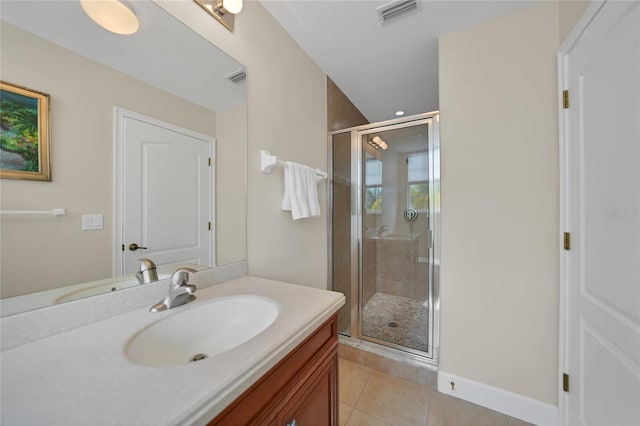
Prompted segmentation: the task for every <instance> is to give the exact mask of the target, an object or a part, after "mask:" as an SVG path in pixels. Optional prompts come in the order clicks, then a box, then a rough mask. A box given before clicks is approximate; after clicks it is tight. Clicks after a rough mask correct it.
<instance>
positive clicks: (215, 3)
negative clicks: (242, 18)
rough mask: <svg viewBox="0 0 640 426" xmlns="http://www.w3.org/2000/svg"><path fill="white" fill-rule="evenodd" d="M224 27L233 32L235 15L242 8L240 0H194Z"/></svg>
mask: <svg viewBox="0 0 640 426" xmlns="http://www.w3.org/2000/svg"><path fill="white" fill-rule="evenodd" d="M194 1H195V2H196V3H198V5H200V7H202V8H203V9H204V10H206V11H207V12H208V13H209V15H211V16H213V17H214V18H216V20H217V21H218V22H220V23H221V24H222V25H224V27H225V28H226V29H228V30H229V31H231V32H233V27H234V26H235V22H234V21H235V15H236V14H238V13H240V11H241V10H242V0H194Z"/></svg>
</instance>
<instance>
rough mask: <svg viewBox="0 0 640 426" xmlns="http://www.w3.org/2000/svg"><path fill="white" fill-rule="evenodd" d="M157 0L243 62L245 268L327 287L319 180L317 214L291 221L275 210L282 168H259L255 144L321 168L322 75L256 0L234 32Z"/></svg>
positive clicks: (184, 5) (185, 6)
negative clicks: (245, 80)
mask: <svg viewBox="0 0 640 426" xmlns="http://www.w3.org/2000/svg"><path fill="white" fill-rule="evenodd" d="M157 3H158V4H159V5H161V6H162V7H163V8H165V9H166V10H168V11H169V12H170V13H171V14H173V15H174V16H176V17H177V18H178V19H180V20H182V21H183V22H185V23H187V24H188V25H189V26H191V27H192V28H194V29H195V30H196V31H197V32H198V33H200V34H202V35H203V36H204V37H206V38H207V39H208V40H210V41H211V42H212V43H214V44H215V45H217V46H218V47H219V48H221V49H222V50H224V51H225V52H227V53H228V54H230V55H231V56H233V57H234V58H235V59H236V60H238V61H240V62H241V63H242V64H244V65H245V66H246V67H247V71H248V91H249V94H248V102H249V109H248V110H249V114H248V120H249V125H248V129H249V133H248V137H249V144H248V191H249V196H248V212H247V219H248V228H247V243H248V261H249V272H250V273H251V274H253V275H258V276H263V277H268V278H274V279H278V280H282V281H289V282H296V283H300V284H304V285H308V286H312V287H317V288H326V287H327V216H326V215H327V203H326V182H322V183H320V184H319V185H318V191H319V194H320V209H321V211H322V216H321V217H316V218H311V219H302V220H297V221H293V220H292V219H291V215H290V213H288V212H284V211H282V210H281V209H280V206H281V202H282V194H283V171H282V168H276V169H274V171H273V173H271V174H263V173H261V172H260V170H259V166H260V150H261V149H266V150H269V151H271V152H272V153H274V154H276V155H278V156H279V157H280V158H281V159H282V160H291V161H296V162H299V163H304V164H307V165H309V166H312V167H317V168H320V169H323V170H326V168H327V93H326V90H327V88H326V85H327V83H326V75H325V74H324V73H323V72H322V71H321V70H320V68H319V67H318V66H317V65H316V64H315V63H314V62H313V61H312V60H311V59H310V58H309V57H308V56H307V55H306V54H305V53H304V51H303V50H302V49H301V48H300V46H298V45H297V44H296V42H295V41H294V40H293V39H292V38H291V37H290V36H289V35H288V34H287V33H286V31H285V30H284V29H283V28H282V27H281V26H280V25H279V24H278V23H277V22H276V21H275V19H273V17H272V16H271V15H270V14H269V13H268V12H267V11H266V10H265V9H264V7H263V6H262V5H261V4H260V3H259V2H257V1H245V3H244V8H243V9H242V12H241V13H240V14H239V15H237V16H236V23H235V31H234V32H233V33H231V32H229V31H227V30H226V29H225V28H224V27H222V26H221V25H219V24H218V23H217V22H216V21H215V20H214V19H213V18H212V17H210V16H209V15H207V13H205V12H204V11H203V10H202V9H200V8H199V7H198V5H196V4H195V3H194V2H192V1H186V0H183V1H158V2H157Z"/></svg>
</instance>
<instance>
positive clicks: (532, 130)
mask: <svg viewBox="0 0 640 426" xmlns="http://www.w3.org/2000/svg"><path fill="white" fill-rule="evenodd" d="M558 28H559V25H558V4H557V3H556V2H544V3H542V4H538V5H536V6H533V7H531V8H529V9H526V10H523V11H520V12H517V13H514V14H512V15H509V16H506V17H503V18H499V19H496V20H494V21H491V22H487V23H485V24H481V25H478V26H476V27H473V28H471V29H467V30H463V31H460V32H456V33H453V34H449V35H446V36H444V37H442V38H441V39H440V71H439V74H440V114H441V116H440V118H441V162H442V163H441V164H442V166H441V170H442V263H441V285H440V288H441V361H440V367H441V370H442V371H445V372H447V373H451V374H455V375H458V376H461V377H465V378H468V379H472V380H476V381H479V382H482V383H485V384H488V385H490V386H495V387H498V388H502V389H506V390H508V391H511V392H515V393H518V394H522V395H526V396H529V397H531V398H534V399H536V400H539V401H543V402H546V403H550V404H556V403H557V397H558V395H557V390H556V383H557V377H558V254H559V248H558V241H559V237H558V235H559V234H558V232H559V224H558V129H557V107H556V100H557V92H556V90H557V82H556V80H557V79H556V53H557V51H558V47H559V34H558Z"/></svg>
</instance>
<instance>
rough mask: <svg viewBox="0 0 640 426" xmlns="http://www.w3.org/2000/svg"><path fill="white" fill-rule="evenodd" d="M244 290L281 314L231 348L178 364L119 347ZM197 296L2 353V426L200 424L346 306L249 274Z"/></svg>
mask: <svg viewBox="0 0 640 426" xmlns="http://www.w3.org/2000/svg"><path fill="white" fill-rule="evenodd" d="M243 294H251V295H260V296H264V297H267V298H270V299H272V300H274V301H275V302H277V303H278V305H279V310H280V312H279V316H278V318H277V319H276V320H275V322H274V323H273V324H272V325H271V326H270V327H269V328H267V329H266V330H265V331H264V332H263V333H261V334H259V335H258V336H256V337H254V338H253V339H251V340H249V341H247V342H245V343H243V344H242V345H240V346H238V347H237V348H235V349H232V350H230V351H228V352H225V353H222V354H220V355H216V356H213V357H211V358H208V359H205V360H202V361H199V362H196V363H190V364H185V365H179V366H168V367H148V366H141V365H136V364H133V363H132V362H131V361H129V360H128V359H127V357H126V355H125V348H126V345H127V343H128V342H129V341H130V339H131V338H132V337H133V336H134V334H136V332H138V331H140V330H141V329H142V328H144V327H146V326H148V325H150V324H151V323H154V322H156V321H158V320H160V319H163V318H167V317H168V316H171V315H175V314H178V313H180V312H183V311H185V310H189V309H192V308H194V307H197V306H199V305H201V304H203V303H206V302H207V301H208V300H211V299H213V298H217V297H222V296H232V295H243ZM196 295H197V297H198V299H197V300H196V301H194V302H191V303H188V304H186V305H183V306H180V307H178V308H174V309H170V310H168V311H165V312H161V313H151V312H149V311H148V308H144V309H137V310H134V311H131V312H128V313H125V314H122V315H118V316H115V317H112V318H108V319H105V320H102V321H99V322H95V323H93V324H90V325H87V326H84V327H81V328H76V329H74V330H71V331H68V332H65V333H62V334H57V335H54V336H51V337H47V338H44V339H41V340H37V341H34V342H31V343H27V344H24V345H22V346H18V347H15V348H12V349H8V350H6V351H4V352H2V354H1V359H0V362H1V367H0V368H1V395H2V406H1V410H0V412H1V417H0V423H1V424H2V425H6V426H11V425H43V424H46V425H65V426H74V425H78V426H81V425H82V426H84V425H98V424H105V425H106V424H108V425H145V424H153V425H165V424H196V425H198V424H206V423H207V422H208V421H209V420H211V419H213V418H214V417H215V416H216V415H217V414H218V413H220V412H221V411H222V410H223V409H224V408H225V407H226V406H227V405H228V404H229V403H231V402H232V401H233V400H234V399H236V398H237V397H238V396H240V395H241V394H242V392H244V391H245V390H246V389H248V388H249V387H250V386H251V385H252V384H253V383H254V382H255V381H256V380H257V379H258V378H260V377H261V376H262V375H263V374H264V373H266V372H267V371H268V370H269V369H270V368H271V367H273V366H274V365H275V364H277V363H278V361H280V359H282V358H283V357H284V356H285V355H286V354H287V353H289V352H290V351H291V350H292V349H293V348H295V347H296V346H297V345H298V344H300V343H301V342H302V341H303V340H304V339H305V338H306V337H308V336H309V335H310V334H311V332H312V331H314V330H315V329H316V328H317V327H318V326H320V325H321V324H322V323H324V322H325V321H326V320H327V319H328V318H329V317H331V315H333V314H334V313H335V312H336V311H337V310H338V309H339V308H340V306H342V305H343V304H344V296H343V295H342V294H341V293H335V292H330V291H325V290H318V289H313V288H309V287H303V286H298V285H293V284H287V283H283V282H279V281H272V280H267V279H263V278H256V277H251V276H246V277H242V278H238V279H235V280H232V281H227V282H225V283H222V284H219V285H215V286H212V287H209V288H206V289H203V290H198V292H197V293H196ZM155 302H157V301H156V300H150V301H149V306H151V305H152V304H154V303H155Z"/></svg>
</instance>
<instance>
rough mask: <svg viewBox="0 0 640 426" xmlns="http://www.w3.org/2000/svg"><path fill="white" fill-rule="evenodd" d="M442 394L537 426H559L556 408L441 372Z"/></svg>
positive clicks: (440, 387)
mask: <svg viewBox="0 0 640 426" xmlns="http://www.w3.org/2000/svg"><path fill="white" fill-rule="evenodd" d="M451 382H453V383H455V386H454V388H453V390H452V389H451ZM438 391H439V392H441V393H444V394H447V395H451V396H454V397H456V398H460V399H463V400H465V401H468V402H471V403H473V404H477V405H480V406H482V407H486V408H489V409H491V410H494V411H498V412H500V413H503V414H506V415H508V416H511V417H515V418H517V419H520V420H524V421H526V422H529V423H533V424H535V425H540V426H557V425H558V407H557V406H555V405H551V404H547V403H544V402H541V401H538V400H535V399H533V398H529V397H528V396H524V395H520V394H517V393H514V392H509V391H506V390H504V389H500V388H496V387H493V386H489V385H485V384H484V383H480V382H476V381H474V380H470V379H465V378H464V377H459V376H455V375H453V374H449V373H446V372H443V371H439V372H438Z"/></svg>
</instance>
